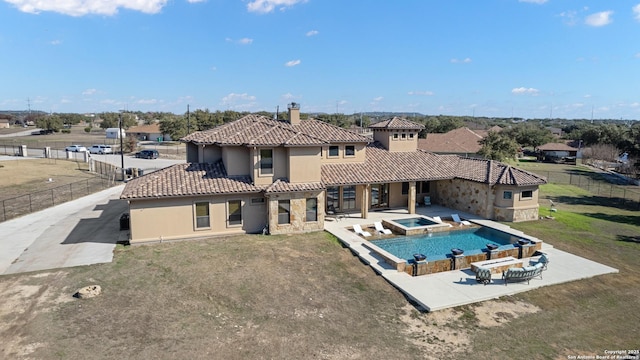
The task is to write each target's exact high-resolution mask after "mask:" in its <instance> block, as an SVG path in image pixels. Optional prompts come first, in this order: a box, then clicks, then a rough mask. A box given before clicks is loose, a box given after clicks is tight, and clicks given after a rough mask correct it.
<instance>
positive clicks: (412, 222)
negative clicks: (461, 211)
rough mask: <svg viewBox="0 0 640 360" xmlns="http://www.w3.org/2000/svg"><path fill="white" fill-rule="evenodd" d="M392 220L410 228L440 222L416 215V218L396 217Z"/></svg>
mask: <svg viewBox="0 0 640 360" xmlns="http://www.w3.org/2000/svg"><path fill="white" fill-rule="evenodd" d="M392 221H393V222H396V223H398V224H400V225H402V226H405V227H408V228H412V227H418V226H427V225H435V224H438V222H435V221H432V220H429V219H427V218H424V217H414V218H408V219H395V220H392Z"/></svg>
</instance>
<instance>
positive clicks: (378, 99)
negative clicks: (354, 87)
mask: <svg viewBox="0 0 640 360" xmlns="http://www.w3.org/2000/svg"><path fill="white" fill-rule="evenodd" d="M383 99H384V97H382V96H378V97H375V98H373V101H375V102H379V101H382V100H383Z"/></svg>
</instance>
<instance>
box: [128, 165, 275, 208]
mask: <svg viewBox="0 0 640 360" xmlns="http://www.w3.org/2000/svg"><path fill="white" fill-rule="evenodd" d="M262 190H263V187H259V186H255V185H253V184H252V182H251V178H250V177H249V176H237V177H236V176H234V177H229V176H227V173H226V171H225V169H224V166H223V165H222V162H221V161H220V162H217V163H215V164H204V163H187V164H177V165H173V166H170V167H167V168H164V169H161V170H158V171H156V172H153V173H150V174H147V175H144V176H141V177H138V178H135V179H133V180H131V181H129V182H127V185H126V186H125V188H124V190H123V191H122V194H121V195H120V198H121V199H144V198H165V197H174V196H197V195H211V194H229V193H257V192H260V191H262Z"/></svg>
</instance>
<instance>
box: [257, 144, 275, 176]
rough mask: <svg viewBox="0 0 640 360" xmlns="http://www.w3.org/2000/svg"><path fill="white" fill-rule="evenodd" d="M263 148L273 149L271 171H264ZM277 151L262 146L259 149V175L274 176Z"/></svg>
mask: <svg viewBox="0 0 640 360" xmlns="http://www.w3.org/2000/svg"><path fill="white" fill-rule="evenodd" d="M262 150H271V173H263V172H262V155H261V154H260V153H261V152H262ZM275 163H276V152H275V150H274V149H273V148H261V149H258V176H261V177H269V176H273V174H274V173H275V171H276V170H275V168H276V164H275Z"/></svg>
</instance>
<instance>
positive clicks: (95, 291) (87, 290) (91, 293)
mask: <svg viewBox="0 0 640 360" xmlns="http://www.w3.org/2000/svg"><path fill="white" fill-rule="evenodd" d="M101 293H102V288H101V287H100V285H90V286H86V287H83V288H82V289H79V290H78V291H77V292H76V293H75V294H73V297H75V298H78V299H90V298H93V297H96V296H98V295H100V294H101Z"/></svg>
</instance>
